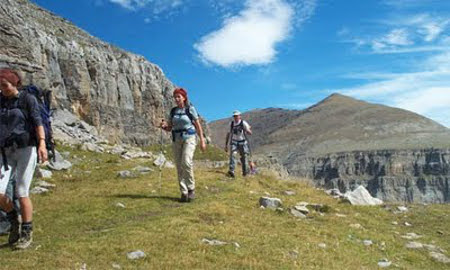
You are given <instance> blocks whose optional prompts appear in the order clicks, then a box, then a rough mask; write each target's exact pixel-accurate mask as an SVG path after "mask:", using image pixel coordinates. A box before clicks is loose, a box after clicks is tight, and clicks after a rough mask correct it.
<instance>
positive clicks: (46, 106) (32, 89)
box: [19, 84, 55, 160]
mask: <svg viewBox="0 0 450 270" xmlns="http://www.w3.org/2000/svg"><path fill="white" fill-rule="evenodd" d="M21 91H24V92H26V93H27V94H29V95H33V96H34V97H35V98H36V99H37V101H38V104H39V111H40V113H41V118H42V125H43V127H44V132H45V146H46V148H47V152H48V156H49V159H50V158H53V160H54V158H55V140H54V139H53V130H52V121H51V116H52V109H51V103H52V91H50V90H43V89H40V88H38V87H37V86H35V85H32V84H30V85H27V86H24V87H22V89H21ZM25 96H26V95H22V98H21V99H20V100H19V108H20V109H21V110H25V108H26V104H25ZM25 115H27V114H25ZM31 132H32V136H34V137H35V138H36V145H37V143H38V141H37V136H36V134H35V133H36V132H35V130H34V129H31Z"/></svg>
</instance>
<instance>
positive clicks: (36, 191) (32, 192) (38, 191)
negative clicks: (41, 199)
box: [30, 187, 49, 194]
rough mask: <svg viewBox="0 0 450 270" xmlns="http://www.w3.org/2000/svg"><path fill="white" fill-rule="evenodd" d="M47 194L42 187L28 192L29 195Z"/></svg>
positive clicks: (45, 189) (46, 190)
mask: <svg viewBox="0 0 450 270" xmlns="http://www.w3.org/2000/svg"><path fill="white" fill-rule="evenodd" d="M47 192H49V190H48V189H47V188H44V187H34V188H32V189H31V190H30V193H31V194H43V193H47Z"/></svg>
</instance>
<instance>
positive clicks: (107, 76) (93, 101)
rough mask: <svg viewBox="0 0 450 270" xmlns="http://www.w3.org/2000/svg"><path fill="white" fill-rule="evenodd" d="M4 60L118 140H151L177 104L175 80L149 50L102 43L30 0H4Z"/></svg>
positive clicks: (0, 63) (0, 46)
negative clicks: (174, 102)
mask: <svg viewBox="0 0 450 270" xmlns="http://www.w3.org/2000/svg"><path fill="white" fill-rule="evenodd" d="M0 32H1V35H0V67H12V68H15V69H18V70H20V71H21V73H22V76H23V78H24V82H25V83H26V84H27V83H34V84H36V85H38V86H40V87H42V88H46V89H50V90H52V91H53V97H54V107H56V108H59V109H61V108H65V109H67V110H69V111H70V112H72V113H74V114H75V115H77V116H78V117H79V118H80V119H81V120H83V121H85V122H87V123H88V124H91V125H93V126H95V127H96V128H97V130H98V132H99V133H100V134H101V135H103V136H105V137H107V139H108V140H109V141H110V142H111V143H114V142H125V143H131V144H139V145H146V144H150V143H155V142H157V140H158V139H159V132H158V129H157V128H156V127H155V125H156V124H157V123H158V122H159V119H160V118H161V117H163V116H164V115H165V114H167V110H168V107H170V106H171V104H172V97H171V93H172V90H173V88H174V85H173V84H172V83H171V82H170V81H169V80H168V79H167V78H166V77H165V76H164V73H163V71H162V70H161V69H160V68H159V67H158V66H156V65H155V64H152V63H150V62H149V61H147V60H146V59H145V58H144V57H142V56H139V55H135V54H132V53H129V52H126V51H124V50H121V49H119V48H117V47H114V46H112V45H110V44H108V43H106V42H103V41H101V40H99V39H97V38H95V37H93V36H91V35H89V34H88V33H86V32H85V31H83V30H81V29H79V28H78V27H76V26H74V25H73V24H71V23H70V22H68V21H67V20H65V19H63V18H61V17H58V16H56V15H54V14H52V13H51V12H49V11H46V10H44V9H42V8H40V7H38V6H36V5H35V4H33V3H31V2H30V1H28V0H2V1H1V7H0Z"/></svg>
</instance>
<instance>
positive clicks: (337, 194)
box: [325, 188, 344, 199]
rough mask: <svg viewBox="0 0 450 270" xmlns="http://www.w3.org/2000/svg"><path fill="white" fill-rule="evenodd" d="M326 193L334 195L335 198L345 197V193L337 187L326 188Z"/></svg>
mask: <svg viewBox="0 0 450 270" xmlns="http://www.w3.org/2000/svg"><path fill="white" fill-rule="evenodd" d="M325 193H326V194H328V195H330V196H333V198H336V199H337V198H344V194H342V193H341V191H340V190H339V189H337V188H333V189H328V190H325Z"/></svg>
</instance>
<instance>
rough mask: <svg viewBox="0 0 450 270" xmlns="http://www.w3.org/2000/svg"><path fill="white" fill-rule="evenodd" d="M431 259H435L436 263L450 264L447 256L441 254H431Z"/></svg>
mask: <svg viewBox="0 0 450 270" xmlns="http://www.w3.org/2000/svg"><path fill="white" fill-rule="evenodd" d="M430 257H431V258H433V259H434V260H435V261H438V262H441V263H445V264H447V263H450V258H449V257H447V256H446V255H445V254H442V253H439V252H434V251H432V252H430Z"/></svg>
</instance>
